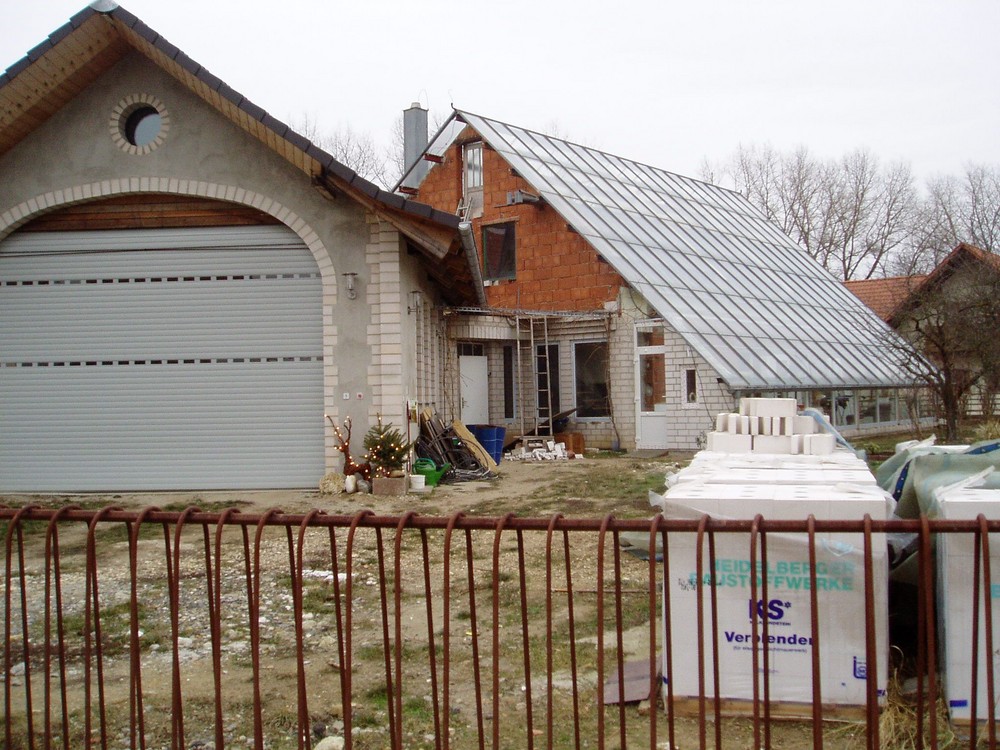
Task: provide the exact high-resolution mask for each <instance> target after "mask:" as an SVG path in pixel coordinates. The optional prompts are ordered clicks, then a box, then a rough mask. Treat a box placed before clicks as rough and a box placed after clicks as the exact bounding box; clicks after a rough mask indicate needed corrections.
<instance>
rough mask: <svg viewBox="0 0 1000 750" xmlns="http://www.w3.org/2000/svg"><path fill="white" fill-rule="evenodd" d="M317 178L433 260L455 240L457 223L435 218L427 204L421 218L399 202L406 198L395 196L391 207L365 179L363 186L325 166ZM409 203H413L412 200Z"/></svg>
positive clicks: (333, 191)
mask: <svg viewBox="0 0 1000 750" xmlns="http://www.w3.org/2000/svg"><path fill="white" fill-rule="evenodd" d="M316 182H317V183H318V184H319V185H320V186H321V187H323V188H324V189H325V190H327V191H328V192H329V193H330V194H331V195H333V196H336V195H337V194H338V193H340V194H343V195H347V196H348V197H350V198H351V199H353V200H355V201H357V202H358V203H360V204H361V205H363V206H364V207H365V208H367V209H368V210H369V211H371V212H372V213H374V214H375V215H376V216H378V217H379V218H380V219H384V220H385V221H387V222H388V223H389V224H391V225H392V226H393V227H395V228H396V229H397V230H398V231H399V232H400V233H401V234H403V235H405V236H406V237H407V238H409V239H410V240H411V241H413V243H414V244H416V245H417V246H419V247H420V248H421V250H423V251H424V252H425V253H427V254H428V255H429V256H430V257H431V258H432V259H434V260H439V261H440V260H444V258H445V257H446V256H447V255H448V252H449V251H450V250H451V248H452V247H453V246H454V245H455V243H456V242H458V229H457V227H451V226H447V225H445V224H442V223H439V222H437V221H434V220H433V219H432V218H431V209H430V208H429V207H426V208H427V209H428V210H427V217H426V219H421V218H420V217H418V216H415V215H414V214H412V213H409V212H406V211H404V210H403V208H402V206H403V205H404V204H405V203H406V202H405V201H404V200H403V199H402V198H399V197H398V196H397V198H398V202H399V203H400V207H399V208H398V209H394V208H392V207H391V206H389V205H387V204H386V203H385V202H384V201H381V200H379V199H378V198H376V197H375V196H374V195H371V194H369V192H367V191H366V190H364V189H363V188H364V187H367V183H365V185H364V186H362V185H360V184H352V183H350V182H347V181H346V180H344V179H341V178H339V177H337V176H335V175H334V174H333V173H332V172H330V171H329V170H327V169H322V170H321V172H320V174H319V175H318V176H317V177H316ZM410 205H411V206H412V205H414V204H412V203H411V204H410ZM417 205H422V204H417ZM456 221H457V220H456Z"/></svg>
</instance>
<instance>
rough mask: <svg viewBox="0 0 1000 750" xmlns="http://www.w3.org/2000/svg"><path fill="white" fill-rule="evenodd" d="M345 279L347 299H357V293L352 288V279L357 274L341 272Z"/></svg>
mask: <svg viewBox="0 0 1000 750" xmlns="http://www.w3.org/2000/svg"><path fill="white" fill-rule="evenodd" d="M340 275H341V276H343V277H344V278H345V279H346V280H347V299H357V298H358V293H357V291H355V289H354V279H355V277H356V276H357V274H356V273H342V274H340Z"/></svg>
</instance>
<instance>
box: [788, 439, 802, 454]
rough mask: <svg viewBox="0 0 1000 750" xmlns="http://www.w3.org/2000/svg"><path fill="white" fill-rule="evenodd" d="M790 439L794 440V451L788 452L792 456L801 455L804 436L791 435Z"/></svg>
mask: <svg viewBox="0 0 1000 750" xmlns="http://www.w3.org/2000/svg"><path fill="white" fill-rule="evenodd" d="M789 437H790V438H791V439H792V449H791V450H790V451H788V452H789V453H792V454H796V455H797V454H799V453H801V452H802V438H803V436H802V435H789Z"/></svg>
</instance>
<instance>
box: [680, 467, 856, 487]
mask: <svg viewBox="0 0 1000 750" xmlns="http://www.w3.org/2000/svg"><path fill="white" fill-rule="evenodd" d="M686 482H701V483H703V484H745V485H752V484H766V485H779V484H825V485H836V484H862V485H871V486H874V485H875V477H874V475H873V474H872V473H871V472H870V471H869V470H868V469H867V468H864V469H844V468H841V467H839V466H837V465H836V464H832V465H823V464H816V465H815V466H811V467H799V468H795V467H791V468H771V467H759V466H754V465H753V464H749V465H747V466H735V467H731V466H718V467H716V466H706V465H704V464H691V465H689V466H687V467H685V468H683V469H681V470H680V471H679V472H677V473H676V474H673V475H672V476H671V481H670V485H671V486H673V485H675V484H683V483H686Z"/></svg>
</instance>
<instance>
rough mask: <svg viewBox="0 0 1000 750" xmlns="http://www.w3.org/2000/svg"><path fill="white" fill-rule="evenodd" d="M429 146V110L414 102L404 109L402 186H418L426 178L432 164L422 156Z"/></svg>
mask: <svg viewBox="0 0 1000 750" xmlns="http://www.w3.org/2000/svg"><path fill="white" fill-rule="evenodd" d="M426 148H427V110H426V109H424V108H423V107H421V106H420V102H413V104H411V105H410V108H409V109H405V110H403V164H404V167H403V173H404V174H405V175H406V179H404V180H403V182H402V183H401V187H408V188H416V187H419V186H420V183H421V182H423V180H424V175H426V174H427V170H428V169H429V168H430V165H429V164H428V163H427V162H426V161H424V160H423V159H421V158H420V156H421V154H423V153H424V150H425V149H426Z"/></svg>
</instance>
